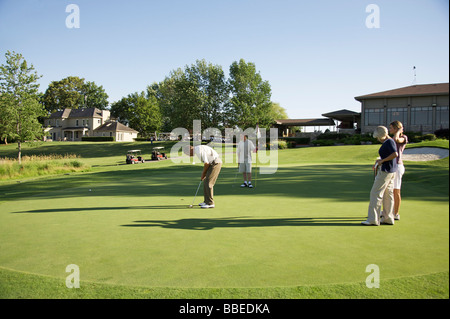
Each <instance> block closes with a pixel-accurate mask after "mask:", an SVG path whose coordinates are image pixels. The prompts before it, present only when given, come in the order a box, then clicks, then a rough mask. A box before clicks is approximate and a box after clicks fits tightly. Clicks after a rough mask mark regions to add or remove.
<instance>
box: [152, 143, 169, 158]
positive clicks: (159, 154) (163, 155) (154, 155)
mask: <svg viewBox="0 0 450 319" xmlns="http://www.w3.org/2000/svg"><path fill="white" fill-rule="evenodd" d="M163 149H164V147H163V146H157V147H154V148H153V152H152V161H160V160H162V159H167V155H166V153H162V150H163Z"/></svg>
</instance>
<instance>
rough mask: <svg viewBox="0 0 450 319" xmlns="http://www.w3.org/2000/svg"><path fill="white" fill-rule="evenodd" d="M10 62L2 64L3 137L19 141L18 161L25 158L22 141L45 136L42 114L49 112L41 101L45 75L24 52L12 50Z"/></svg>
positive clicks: (1, 110) (0, 82)
mask: <svg viewBox="0 0 450 319" xmlns="http://www.w3.org/2000/svg"><path fill="white" fill-rule="evenodd" d="M5 57H6V64H3V65H1V66H0V94H1V97H2V98H1V99H0V115H1V118H2V121H1V122H2V124H1V129H2V136H4V137H6V138H8V137H9V138H11V139H13V140H15V141H17V143H18V155H17V158H18V161H19V163H21V160H22V143H23V142H25V141H33V140H36V139H41V138H42V136H43V135H44V131H43V127H42V125H41V124H40V123H39V121H38V119H39V117H42V116H45V111H44V109H43V106H42V104H41V103H39V92H38V89H39V84H38V83H37V80H38V79H39V78H40V77H41V76H39V75H38V74H37V72H36V71H35V70H34V67H33V65H28V63H27V61H26V60H25V59H24V57H23V56H22V54H19V53H15V52H10V51H8V52H7V53H6V54H5Z"/></svg>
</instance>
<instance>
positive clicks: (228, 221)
mask: <svg viewBox="0 0 450 319" xmlns="http://www.w3.org/2000/svg"><path fill="white" fill-rule="evenodd" d="M361 221H362V219H356V218H354V217H321V218H272V219H262V218H251V219H246V218H239V217H230V218H187V219H179V220H167V221H162V220H137V221H134V223H135V224H128V225H121V226H122V227H161V228H170V229H188V230H211V229H214V228H228V227H233V228H246V227H286V226H289V227H292V226H359V227H361Z"/></svg>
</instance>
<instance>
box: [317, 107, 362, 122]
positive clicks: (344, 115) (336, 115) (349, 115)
mask: <svg viewBox="0 0 450 319" xmlns="http://www.w3.org/2000/svg"><path fill="white" fill-rule="evenodd" d="M322 116H325V117H329V118H331V119H335V120H338V121H341V122H347V121H349V122H353V121H355V120H356V119H358V118H360V117H361V113H358V112H353V111H349V110H346V109H342V110H339V111H334V112H330V113H325V114H322Z"/></svg>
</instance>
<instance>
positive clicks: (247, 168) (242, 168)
mask: <svg viewBox="0 0 450 319" xmlns="http://www.w3.org/2000/svg"><path fill="white" fill-rule="evenodd" d="M251 172H252V163H239V173H251Z"/></svg>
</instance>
